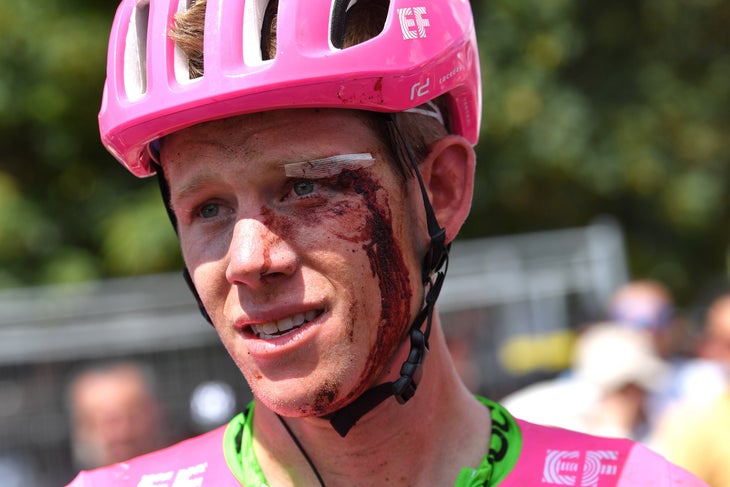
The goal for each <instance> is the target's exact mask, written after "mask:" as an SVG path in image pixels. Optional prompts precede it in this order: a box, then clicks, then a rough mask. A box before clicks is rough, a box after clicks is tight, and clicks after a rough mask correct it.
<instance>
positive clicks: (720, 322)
mask: <svg viewBox="0 0 730 487" xmlns="http://www.w3.org/2000/svg"><path fill="white" fill-rule="evenodd" d="M697 357H698V358H697V359H696V360H695V361H693V362H692V366H691V370H692V371H693V372H689V371H688V372H687V374H688V379H687V381H688V382H692V383H693V388H692V390H694V391H698V393H696V394H686V395H684V396H683V399H682V400H680V401H677V402H676V403H675V404H673V405H672V407H671V408H669V409H668V410H667V411H666V412H665V414H664V416H663V417H662V418H661V420H660V421H659V423H658V425H657V427H656V428H655V431H654V434H653V439H652V446H653V448H655V449H656V450H657V451H659V452H661V453H662V454H664V455H666V456H667V457H668V458H670V459H672V460H673V461H675V462H676V463H678V464H679V465H682V466H683V467H685V468H686V469H688V470H690V471H691V472H693V473H695V474H696V475H697V476H699V477H700V478H701V479H703V480H705V481H706V482H707V483H708V484H709V485H711V486H712V487H729V486H730V461H729V460H730V441H729V440H728V438H730V294H728V293H726V294H722V295H720V296H719V297H717V298H716V299H715V300H713V301H712V303H711V304H710V306H709V309H708V311H707V313H706V318H705V322H704V329H703V333H702V336H701V340H700V343H699V346H698V352H697ZM689 367H690V366H688V368H689Z"/></svg>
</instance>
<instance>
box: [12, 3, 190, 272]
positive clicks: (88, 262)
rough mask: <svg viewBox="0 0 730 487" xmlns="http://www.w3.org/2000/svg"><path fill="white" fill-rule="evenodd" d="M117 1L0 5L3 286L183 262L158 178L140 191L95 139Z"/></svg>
mask: <svg viewBox="0 0 730 487" xmlns="http://www.w3.org/2000/svg"><path fill="white" fill-rule="evenodd" d="M116 5H117V2H116V1H115V0H107V1H104V2H99V1H98V0H64V1H58V0H37V1H33V2H10V1H3V2H2V3H0V32H2V39H3V42H2V43H0V63H2V66H3V69H2V70H1V71H0V140H1V141H2V147H3V151H2V155H1V156H0V287H7V286H14V285H26V284H44V283H58V282H68V281H78V280H85V279H90V278H98V277H106V276H111V275H124V274H133V273H143V272H154V271H161V270H165V269H169V268H171V267H174V266H176V265H179V257H178V256H177V255H178V251H177V246H176V243H175V237H174V233H173V231H172V229H171V227H170V224H169V223H168V222H167V217H166V216H165V214H164V211H163V210H162V209H161V208H160V204H159V196H158V195H157V194H156V190H155V186H156V184H155V182H154V181H149V182H147V183H146V184H140V183H139V181H137V180H135V179H134V178H133V177H132V176H131V175H129V174H128V173H127V172H126V171H125V170H123V168H122V167H121V166H120V165H119V164H116V163H115V162H114V160H113V158H112V157H111V156H109V155H108V154H107V153H106V151H105V150H104V148H103V147H102V146H101V143H100V142H99V137H98V130H97V125H96V114H97V111H98V108H99V102H100V100H101V89H102V82H103V78H104V69H105V57H106V42H107V39H108V33H109V28H110V27H111V21H112V18H113V15H114V10H115V9H116ZM131 212H136V214H135V215H134V216H130V214H131Z"/></svg>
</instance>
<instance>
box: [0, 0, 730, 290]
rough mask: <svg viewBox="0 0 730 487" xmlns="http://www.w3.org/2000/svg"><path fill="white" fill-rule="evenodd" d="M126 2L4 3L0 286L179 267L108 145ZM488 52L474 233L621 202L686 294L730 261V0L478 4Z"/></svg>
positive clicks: (647, 256) (641, 247) (642, 248)
mask: <svg viewBox="0 0 730 487" xmlns="http://www.w3.org/2000/svg"><path fill="white" fill-rule="evenodd" d="M116 3H117V2H116V0H103V1H102V0H66V1H63V2H61V1H59V0H34V1H32V2H9V1H3V2H1V3H0V33H2V40H3V42H2V43H0V63H2V65H3V68H4V69H3V70H1V71H0V138H1V139H0V140H2V148H3V150H2V154H1V155H0V287H10V286H18V285H29V284H50V283H59V282H68V281H77V280H85V279H91V278H100V277H110V276H121V275H131V274H141V273H149V272H158V271H163V270H172V269H177V268H179V267H180V265H181V263H180V257H179V252H178V249H177V243H176V241H175V236H174V233H173V231H172V229H171V227H170V224H169V222H168V221H167V217H166V215H165V212H164V210H163V209H162V206H161V204H160V199H159V195H158V192H157V188H156V184H155V182H154V181H153V180H144V181H139V180H137V179H135V178H134V177H132V176H131V175H130V174H128V173H127V172H126V171H125V170H123V169H122V168H121V166H120V165H119V164H117V163H116V162H115V161H114V160H113V159H112V157H111V156H109V155H108V154H107V153H106V152H105V151H104V149H103V147H102V146H101V144H100V143H99V141H98V132H97V126H96V114H97V111H98V107H99V101H100V99H101V86H102V81H103V77H104V69H105V56H106V42H107V37H108V30H109V28H110V26H111V21H112V18H113V13H114V10H115V8H116ZM472 5H473V7H474V11H475V17H476V21H477V29H478V36H479V41H480V48H481V56H482V62H483V68H482V69H483V78H484V124H483V130H482V137H481V142H480V144H479V146H478V157H479V168H478V174H477V177H478V188H477V194H476V197H475V202H474V210H473V211H472V215H471V217H470V219H469V221H468V223H467V225H466V227H465V229H464V233H463V236H464V237H476V236H486V235H502V234H509V233H516V232H526V231H537V230H546V229H555V228H563V227H571V226H580V225H586V224H587V223H589V222H590V221H591V220H592V219H593V218H594V217H596V216H597V215H603V214H609V215H613V216H614V217H615V218H616V219H617V220H618V221H619V222H620V223H621V224H622V226H623V228H624V230H625V231H626V234H627V245H628V248H629V256H630V264H631V270H632V274H633V275H634V276H636V277H648V276H650V277H655V278H658V279H661V280H664V281H665V282H667V283H668V284H669V285H670V286H671V287H672V289H673V290H674V291H675V292H676V293H677V294H678V296H679V297H680V300H682V299H684V300H688V299H691V298H693V297H694V295H695V294H696V292H697V291H698V290H700V289H701V288H702V287H704V286H705V285H706V284H707V283H708V282H709V281H710V280H711V279H714V278H716V277H717V276H722V275H724V272H725V254H726V252H727V248H728V199H729V198H730V192H729V191H728V176H729V175H730V164H728V158H730V147H728V145H729V144H730V138H729V137H728V136H727V134H728V128H729V127H728V126H729V118H730V110H729V109H728V108H729V106H730V104H729V102H730V34H728V32H730V29H728V28H727V26H728V25H730V2H729V1H721V0H641V1H635V0H614V1H611V2H594V1H580V0H521V1H515V0H491V1H483V0H472Z"/></svg>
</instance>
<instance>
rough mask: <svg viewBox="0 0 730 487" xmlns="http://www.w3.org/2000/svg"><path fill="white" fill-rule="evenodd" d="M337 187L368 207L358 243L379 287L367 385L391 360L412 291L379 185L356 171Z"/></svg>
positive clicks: (407, 315)
mask: <svg viewBox="0 0 730 487" xmlns="http://www.w3.org/2000/svg"><path fill="white" fill-rule="evenodd" d="M340 184H341V185H343V186H348V185H349V186H351V187H352V189H353V190H354V191H355V192H356V193H357V194H359V195H361V196H362V199H363V201H364V204H365V206H366V208H367V211H366V212H365V223H364V225H362V226H361V227H360V228H361V231H360V232H359V235H358V240H359V243H361V245H362V249H363V250H364V251H365V252H366V254H367V256H368V260H369V262H370V269H371V271H372V274H373V276H376V277H377V279H378V286H379V288H380V304H381V306H380V308H381V311H380V323H379V325H378V334H377V341H376V343H375V346H374V347H373V350H371V351H370V355H369V356H368V359H367V364H366V366H365V372H364V374H363V375H362V379H361V380H362V381H363V382H367V381H372V380H373V375H374V374H375V373H377V372H378V371H379V369H380V367H381V366H382V364H383V363H385V361H387V360H388V359H389V358H390V356H391V354H392V353H393V352H394V350H395V348H396V347H397V345H398V344H399V343H400V340H401V339H402V336H403V333H404V331H405V327H406V326H407V324H408V322H409V320H410V304H411V296H412V290H411V285H410V280H409V278H408V276H409V273H408V267H407V266H406V264H405V259H404V258H403V254H402V253H401V250H400V247H399V246H398V245H397V242H396V240H395V236H394V232H393V225H392V223H393V222H392V215H391V212H390V208H389V207H388V200H387V198H381V201H379V200H378V192H379V191H381V190H382V186H381V185H380V183H379V182H378V181H376V180H374V179H372V178H370V177H368V176H367V174H366V173H363V172H362V171H358V172H346V173H343V174H342V175H341V176H340ZM353 241H354V239H353ZM368 385H369V383H368V384H366V383H361V384H358V386H359V387H358V388H356V389H354V391H357V390H358V389H359V388H361V387H365V386H368Z"/></svg>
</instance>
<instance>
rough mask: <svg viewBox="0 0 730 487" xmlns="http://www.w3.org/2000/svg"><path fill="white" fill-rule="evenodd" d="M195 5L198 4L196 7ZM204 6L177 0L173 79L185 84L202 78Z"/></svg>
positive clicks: (194, 1)
mask: <svg viewBox="0 0 730 487" xmlns="http://www.w3.org/2000/svg"><path fill="white" fill-rule="evenodd" d="M196 3H199V4H200V5H198V6H197V7H196V6H195V5H196ZM206 5H207V4H203V2H199V1H196V0H178V6H177V14H176V15H175V27H174V29H173V30H174V33H173V34H172V37H173V39H174V40H175V41H176V42H175V51H174V52H175V55H174V66H175V79H176V80H177V81H178V82H179V83H185V82H189V81H192V80H195V79H197V78H200V77H201V76H203V71H204V67H203V63H204V59H203V51H204V49H203V45H204V36H203V30H202V29H203V26H204V23H205V12H206Z"/></svg>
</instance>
